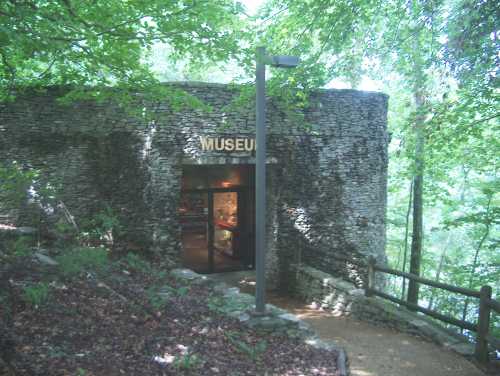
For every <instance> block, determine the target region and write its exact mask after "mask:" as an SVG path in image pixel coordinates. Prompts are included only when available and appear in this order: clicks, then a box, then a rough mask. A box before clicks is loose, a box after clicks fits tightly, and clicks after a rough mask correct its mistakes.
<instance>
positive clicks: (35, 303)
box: [22, 282, 50, 307]
mask: <svg viewBox="0 0 500 376" xmlns="http://www.w3.org/2000/svg"><path fill="white" fill-rule="evenodd" d="M49 297H50V286H49V285H48V284H47V283H42V282H40V283H37V284H34V285H31V286H26V287H24V288H23V295H22V298H23V300H24V301H25V302H26V303H28V304H30V305H31V306H32V307H40V306H42V305H44V304H45V303H46V302H47V301H48V299H49Z"/></svg>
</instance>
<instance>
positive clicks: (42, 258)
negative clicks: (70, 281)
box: [33, 252, 59, 266]
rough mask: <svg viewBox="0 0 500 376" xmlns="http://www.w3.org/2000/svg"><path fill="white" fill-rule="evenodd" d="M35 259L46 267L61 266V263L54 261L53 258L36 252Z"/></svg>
mask: <svg viewBox="0 0 500 376" xmlns="http://www.w3.org/2000/svg"><path fill="white" fill-rule="evenodd" d="M33 257H34V258H35V259H36V260H37V261H38V262H40V263H42V264H45V265H49V266H57V265H59V263H58V262H57V261H56V260H54V259H53V258H52V257H49V256H47V255H44V254H43V253H41V252H35V253H34V254H33Z"/></svg>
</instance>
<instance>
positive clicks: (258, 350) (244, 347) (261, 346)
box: [226, 332, 267, 362]
mask: <svg viewBox="0 0 500 376" xmlns="http://www.w3.org/2000/svg"><path fill="white" fill-rule="evenodd" d="M226 337H227V338H228V339H229V341H230V342H231V343H232V344H233V345H234V347H235V348H236V350H238V351H239V352H241V353H243V354H245V355H246V356H248V357H249V358H250V359H252V360H253V361H254V362H257V361H259V359H260V357H261V356H262V354H264V353H265V352H266V349H267V342H266V341H265V340H261V341H259V342H257V343H256V344H248V343H247V342H245V341H243V340H241V339H239V338H238V337H239V334H238V333H235V332H229V333H226Z"/></svg>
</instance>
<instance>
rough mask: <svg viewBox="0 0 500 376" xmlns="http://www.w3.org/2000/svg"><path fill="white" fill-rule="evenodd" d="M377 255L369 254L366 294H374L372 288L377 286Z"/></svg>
mask: <svg viewBox="0 0 500 376" xmlns="http://www.w3.org/2000/svg"><path fill="white" fill-rule="evenodd" d="M376 262H377V261H376V260H375V257H373V256H368V278H367V283H366V286H365V296H373V292H372V290H373V289H374V288H375V263H376Z"/></svg>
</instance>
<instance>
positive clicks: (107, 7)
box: [0, 0, 244, 106]
mask: <svg viewBox="0 0 500 376" xmlns="http://www.w3.org/2000/svg"><path fill="white" fill-rule="evenodd" d="M241 11H242V8H241V6H240V5H239V4H238V3H234V2H233V1H229V0H218V1H196V2H187V3H186V2H165V1H162V0H151V1H142V0H131V1H127V2H126V6H124V3H123V1H121V0H109V1H105V2H88V1H83V0H75V1H71V2H69V1H63V2H61V1H56V0H49V1H45V0H43V1H42V0H33V1H30V2H10V1H7V2H5V1H3V2H0V24H1V25H2V29H1V30H0V98H6V97H7V98H8V97H11V96H12V95H14V94H15V93H14V90H16V91H17V90H19V89H22V88H25V87H38V88H41V87H46V86H48V85H70V86H71V87H73V88H74V90H73V91H72V92H71V93H69V98H78V97H81V96H86V97H89V96H90V97H94V98H100V99H106V98H108V97H109V96H114V97H116V96H118V95H119V96H120V100H121V103H122V104H123V105H124V106H125V105H126V104H127V103H128V104H130V103H133V102H134V101H135V100H136V99H137V98H136V95H135V93H136V92H137V90H140V91H142V92H143V93H144V95H145V96H146V97H154V98H162V100H170V99H172V100H173V101H174V102H175V101H176V100H177V101H179V102H184V99H185V95H184V96H183V97H181V96H179V94H178V93H176V92H175V91H172V90H169V89H168V88H164V87H163V88H162V87H161V85H159V84H158V81H157V79H156V78H155V77H154V75H153V74H152V72H151V70H150V68H149V66H147V65H146V64H144V58H145V56H147V54H148V53H149V52H150V50H151V47H152V45H153V44H154V43H157V42H162V43H166V44H168V45H169V46H170V47H171V48H172V53H171V54H170V56H165V58H166V59H170V60H176V59H179V58H181V57H183V58H186V59H187V60H188V61H193V62H203V61H223V60H227V59H230V58H234V57H238V55H239V54H240V49H239V45H238V42H239V40H240V39H241V38H242V37H243V36H244V33H243V30H242V29H241V28H242V21H241V19H240V17H239V14H240V12H241ZM89 86H92V89H91V90H89ZM105 87H113V88H114V90H113V91H106V90H103V88H105Z"/></svg>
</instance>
